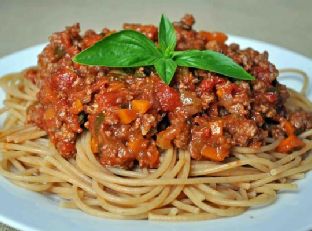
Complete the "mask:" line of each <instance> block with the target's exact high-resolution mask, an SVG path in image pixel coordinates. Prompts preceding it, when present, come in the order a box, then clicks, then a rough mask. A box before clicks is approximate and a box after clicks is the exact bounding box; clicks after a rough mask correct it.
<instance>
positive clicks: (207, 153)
mask: <svg viewBox="0 0 312 231" xmlns="http://www.w3.org/2000/svg"><path fill="white" fill-rule="evenodd" d="M201 154H202V155H203V156H204V157H206V158H208V159H211V160H213V161H218V162H220V161H223V160H224V159H225V157H227V156H228V155H229V150H228V148H225V147H222V146H221V147H219V148H213V147H211V146H205V147H203V149H202V150H201Z"/></svg>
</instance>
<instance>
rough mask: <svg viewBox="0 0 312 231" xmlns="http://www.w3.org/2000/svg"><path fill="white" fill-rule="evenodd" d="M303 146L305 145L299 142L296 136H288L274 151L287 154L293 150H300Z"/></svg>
mask: <svg viewBox="0 0 312 231" xmlns="http://www.w3.org/2000/svg"><path fill="white" fill-rule="evenodd" d="M304 145H305V143H304V142H303V141H302V140H300V139H299V138H298V137H297V136H295V135H290V136H289V137H287V138H286V139H284V140H282V141H281V142H280V144H279V145H278V146H277V148H276V151H277V152H282V153H287V152H290V151H292V150H293V149H295V148H301V147H303V146H304Z"/></svg>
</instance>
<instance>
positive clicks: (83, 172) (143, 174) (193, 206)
mask: <svg viewBox="0 0 312 231" xmlns="http://www.w3.org/2000/svg"><path fill="white" fill-rule="evenodd" d="M291 71H292V72H293V70H291ZM296 72H298V71H296ZM298 73H302V72H298ZM303 77H304V85H303V87H302V90H301V93H298V92H296V91H293V90H290V89H289V90H290V92H291V96H290V99H289V102H291V104H287V105H290V106H291V107H292V108H296V107H303V108H304V109H305V110H309V111H311V110H312V106H311V102H310V101H309V100H308V99H307V98H306V96H305V94H306V91H307V86H308V79H307V76H306V75H305V74H304V75H303ZM0 85H1V87H2V88H3V89H4V91H5V92H6V98H5V100H4V107H3V108H1V109H0V112H1V114H5V116H6V119H5V121H4V123H3V127H2V129H1V132H0V150H1V155H2V158H1V162H0V173H1V174H2V175H3V176H5V177H6V178H8V179H9V180H10V181H11V182H13V183H14V184H16V185H18V186H20V187H23V188H26V189H29V190H33V191H36V192H47V193H50V194H56V195H58V196H59V197H60V198H62V200H61V202H60V204H61V206H62V207H65V208H78V209H80V210H82V211H84V212H86V213H89V214H91V215H94V216H99V217H104V218H116V219H152V220H167V221H171V220H202V219H215V218H218V217H229V216H235V215H239V214H241V213H243V212H245V211H246V210H247V209H248V208H249V207H255V206H263V205H267V204H271V203H273V202H274V201H275V200H276V199H277V192H279V191H281V190H296V189H297V186H296V184H295V183H294V180H296V179H302V178H303V177H304V175H305V173H306V172H307V171H309V170H311V169H312V156H311V155H310V151H311V149H312V140H311V137H312V130H307V131H305V132H303V133H302V134H301V135H300V136H299V137H300V138H301V139H302V140H303V142H304V143H305V146H304V147H302V148H301V149H299V150H296V151H293V152H291V153H289V154H284V153H279V152H276V147H277V146H278V145H279V143H280V141H281V140H279V139H277V140H275V139H272V138H267V140H266V142H265V145H263V146H261V147H260V148H257V149H254V148H250V147H235V148H233V149H232V155H231V157H230V158H228V159H227V160H226V161H225V162H221V163H220V162H214V161H208V160H205V161H196V160H191V156H190V153H188V151H184V150H179V149H169V150H167V151H165V152H163V153H162V154H161V157H160V165H159V167H158V168H156V169H146V168H143V169H140V168H135V169H132V170H126V169H123V168H117V167H103V166H102V165H101V164H100V163H99V162H98V160H97V159H96V158H95V156H94V154H93V152H92V150H91V148H90V139H91V138H90V133H89V132H84V133H83V134H82V135H81V136H80V137H79V138H78V141H77V143H76V150H77V153H76V155H75V157H72V158H71V159H69V160H66V159H64V158H63V157H62V156H61V155H60V154H59V153H58V151H56V149H55V147H54V146H53V145H51V144H50V142H49V139H48V137H47V134H46V132H45V131H42V130H41V129H39V128H37V127H36V126H34V125H25V122H26V109H27V108H28V106H30V105H32V104H33V103H34V102H36V100H37V98H36V94H37V92H38V88H37V87H36V86H35V85H34V84H32V83H31V82H30V81H29V80H27V79H25V78H24V77H23V73H16V74H9V75H7V76H5V77H3V78H1V80H0Z"/></svg>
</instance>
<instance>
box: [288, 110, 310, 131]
mask: <svg viewBox="0 0 312 231" xmlns="http://www.w3.org/2000/svg"><path fill="white" fill-rule="evenodd" d="M289 121H290V123H291V124H292V125H293V126H294V127H295V128H296V131H297V133H301V132H303V131H305V130H307V129H311V128H312V113H311V112H305V111H297V112H293V113H291V114H290V116H289Z"/></svg>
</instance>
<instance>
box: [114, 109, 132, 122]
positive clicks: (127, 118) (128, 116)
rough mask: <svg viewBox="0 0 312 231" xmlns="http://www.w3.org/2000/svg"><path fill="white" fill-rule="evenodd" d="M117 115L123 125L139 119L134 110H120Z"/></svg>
mask: <svg viewBox="0 0 312 231" xmlns="http://www.w3.org/2000/svg"><path fill="white" fill-rule="evenodd" d="M117 115H118V117H119V119H120V122H121V123H122V124H129V123H131V122H132V121H133V120H135V119H136V117H137V113H136V111H134V110H132V109H118V110H117Z"/></svg>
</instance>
